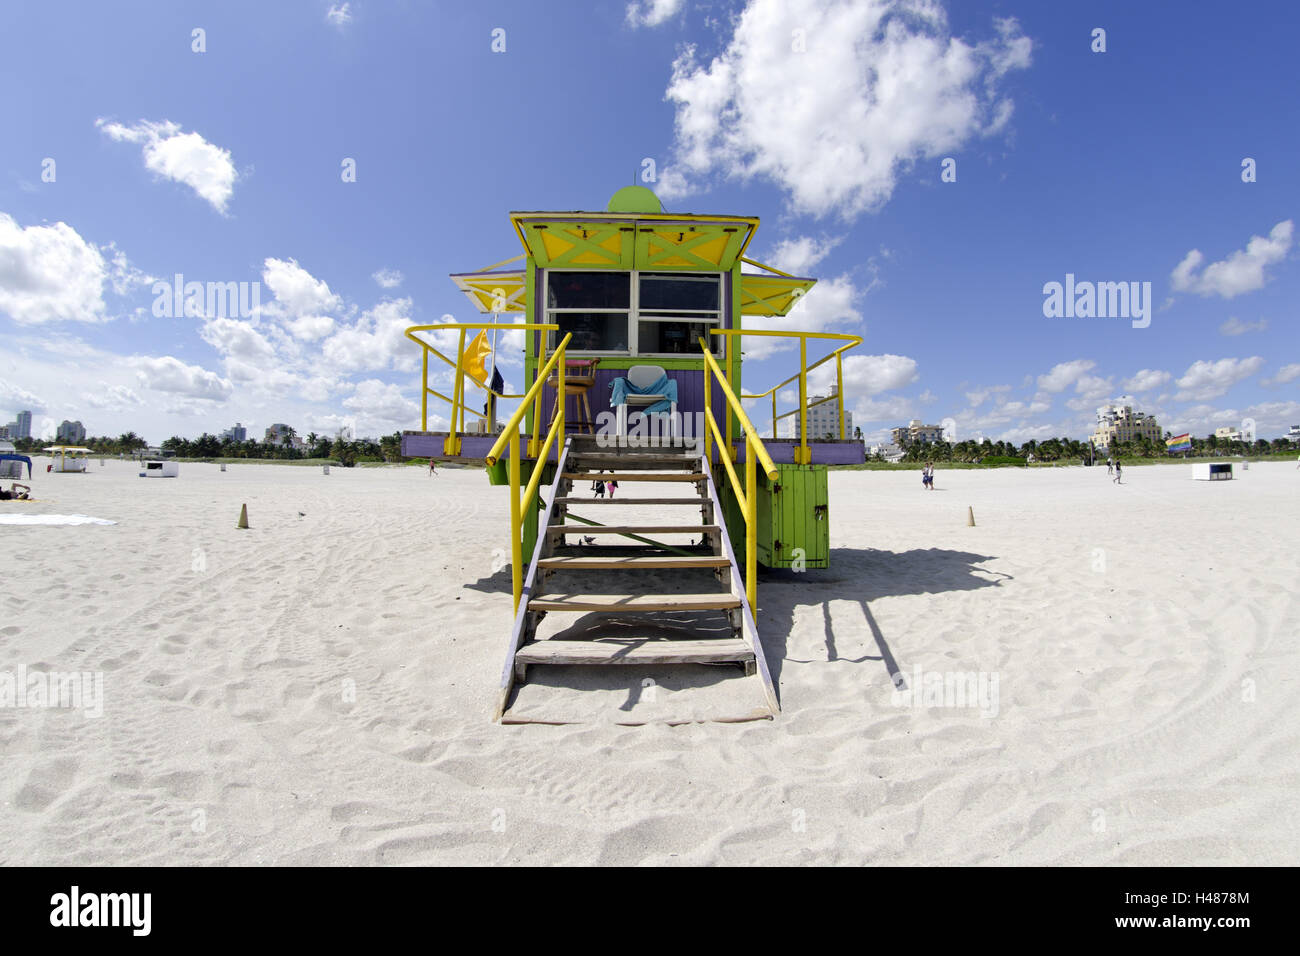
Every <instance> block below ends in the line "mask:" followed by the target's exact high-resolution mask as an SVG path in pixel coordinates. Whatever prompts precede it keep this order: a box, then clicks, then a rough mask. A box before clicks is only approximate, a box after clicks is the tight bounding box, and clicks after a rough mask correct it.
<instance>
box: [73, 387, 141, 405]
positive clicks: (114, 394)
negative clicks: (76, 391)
mask: <svg viewBox="0 0 1300 956" xmlns="http://www.w3.org/2000/svg"><path fill="white" fill-rule="evenodd" d="M81 400H82V401H83V402H85V403H86V404H87V405H89V406H90V407H91V408H106V409H111V410H113V411H121V410H122V409H125V408H129V407H131V406H133V405H143V404H144V399H142V398H141V397H140V396H139V395H138V394H137V393H136V392H135V390H134V389H132V388H129V387H128V386H126V385H109V384H108V383H107V382H100V383H99V390H98V391H96V392H85V393H83V394H82V396H81Z"/></svg>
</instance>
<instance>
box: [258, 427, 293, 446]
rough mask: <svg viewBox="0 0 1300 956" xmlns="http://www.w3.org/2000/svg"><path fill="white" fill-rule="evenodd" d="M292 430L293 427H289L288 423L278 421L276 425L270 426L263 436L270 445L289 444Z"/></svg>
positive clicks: (263, 439)
mask: <svg viewBox="0 0 1300 956" xmlns="http://www.w3.org/2000/svg"><path fill="white" fill-rule="evenodd" d="M290 431H291V429H290V428H289V426H288V425H285V424H284V423H282V422H276V423H275V424H274V425H272V426H271V427H270V428H268V429H267V430H266V434H265V436H264V437H263V438H262V441H264V442H266V444H268V445H284V444H287V443H288V441H289V432H290Z"/></svg>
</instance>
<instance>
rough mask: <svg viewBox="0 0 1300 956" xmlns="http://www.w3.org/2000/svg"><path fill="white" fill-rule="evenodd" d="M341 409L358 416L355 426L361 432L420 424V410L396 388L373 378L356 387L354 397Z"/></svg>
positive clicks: (347, 400) (390, 429) (345, 402)
mask: <svg viewBox="0 0 1300 956" xmlns="http://www.w3.org/2000/svg"><path fill="white" fill-rule="evenodd" d="M343 407H344V408H348V409H351V410H352V411H354V412H356V413H357V415H356V417H357V421H358V425H359V427H361V428H362V429H363V430H366V429H373V428H379V429H381V430H383V431H392V430H393V429H395V428H410V427H411V423H412V422H418V421H419V420H420V406H419V405H418V404H417V403H416V402H413V401H411V400H410V399H409V398H407V397H406V396H405V395H403V394H402V390H401V389H400V388H398V387H397V386H396V385H390V384H386V383H384V382H381V381H379V380H378V379H373V378H370V379H366V380H365V381H364V382H359V383H357V387H356V389H355V390H354V391H353V393H352V394H351V395H350V396H349V397H348V398H345V399H344V400H343Z"/></svg>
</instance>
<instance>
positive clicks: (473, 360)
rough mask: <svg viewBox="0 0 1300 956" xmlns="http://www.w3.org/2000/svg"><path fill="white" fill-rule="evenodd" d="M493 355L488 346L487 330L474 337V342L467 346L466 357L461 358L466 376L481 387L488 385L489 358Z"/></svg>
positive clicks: (490, 347)
mask: <svg viewBox="0 0 1300 956" xmlns="http://www.w3.org/2000/svg"><path fill="white" fill-rule="evenodd" d="M491 354H492V346H490V345H488V338H487V332H486V330H484V331H480V332H479V334H478V335H476V336H474V340H473V341H472V342H470V343H469V345H467V346H465V355H464V356H463V357H462V358H461V368H463V369H464V370H465V374H466V375H468V376H469V377H470V378H472V379H473V380H474V381H476V382H478V383H479V384H480V385H486V384H487V357H488V356H489V355H491Z"/></svg>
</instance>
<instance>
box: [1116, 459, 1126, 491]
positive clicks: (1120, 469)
mask: <svg viewBox="0 0 1300 956" xmlns="http://www.w3.org/2000/svg"><path fill="white" fill-rule="evenodd" d="M1123 477H1124V468H1123V466H1122V465H1120V463H1119V462H1118V461H1116V462H1115V478H1114V481H1115V484H1117V485H1122V484H1123V483H1124V482H1123V480H1122V479H1123Z"/></svg>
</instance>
